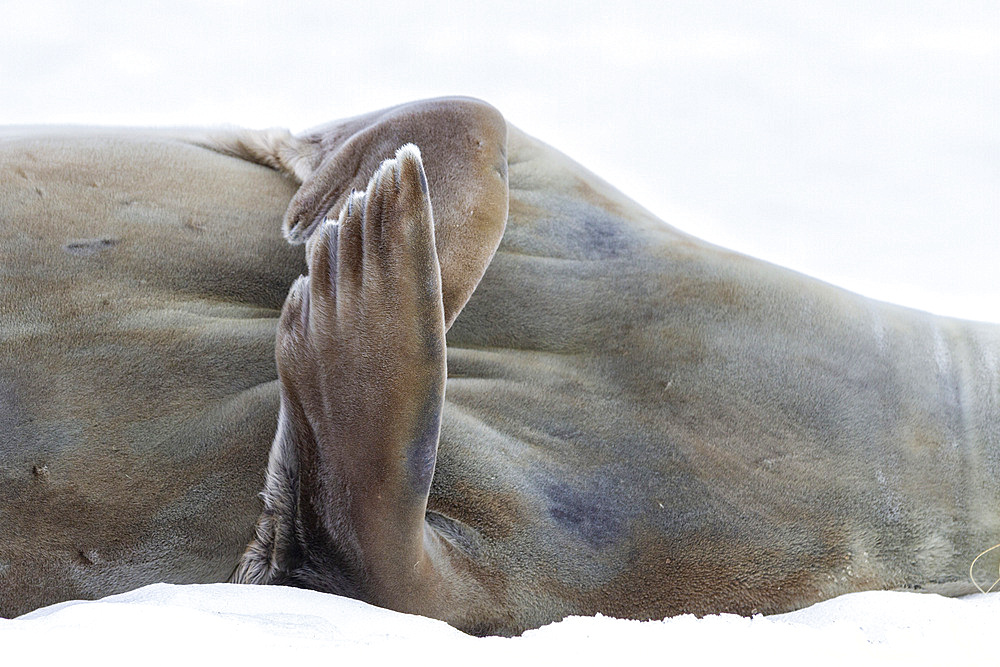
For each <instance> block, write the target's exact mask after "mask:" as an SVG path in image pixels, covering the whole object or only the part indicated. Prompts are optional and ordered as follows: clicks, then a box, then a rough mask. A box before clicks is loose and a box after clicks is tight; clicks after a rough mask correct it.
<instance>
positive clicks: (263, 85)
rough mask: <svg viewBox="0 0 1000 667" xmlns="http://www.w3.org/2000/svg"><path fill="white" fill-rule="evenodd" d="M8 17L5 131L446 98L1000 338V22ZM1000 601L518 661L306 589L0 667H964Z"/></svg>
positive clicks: (572, 650) (16, 633) (200, 6)
mask: <svg viewBox="0 0 1000 667" xmlns="http://www.w3.org/2000/svg"><path fill="white" fill-rule="evenodd" d="M16 5H17V6H16V8H15V7H7V8H5V9H4V11H3V18H2V20H0V99H2V100H3V103H2V105H0V124H22V123H26V124H36V123H101V124H133V125H134V124H155V125H178V124H193V125H204V124H217V123H233V124H241V125H248V126H256V127H267V126H273V125H281V126H289V127H291V128H292V129H293V130H297V129H302V128H305V127H308V126H312V125H317V124H321V123H323V122H326V121H329V120H332V119H335V118H339V117H345V116H349V115H353V114H356V113H361V112H365V111H369V110H372V109H377V108H381V107H385V106H389V105H392V104H395V103H398V102H401V101H405V100H409V99H417V98H422V97H431V96H436V95H445V94H466V95H473V96H477V97H481V98H484V99H486V100H488V101H490V102H492V103H493V104H495V105H496V106H497V107H498V108H500V109H501V110H502V111H503V112H504V113H505V114H506V115H507V117H508V118H509V119H510V120H511V121H512V122H513V123H515V124H517V125H518V126H519V127H521V128H522V129H524V130H526V131H528V132H530V133H532V134H535V135H536V136H539V137H541V138H543V139H544V140H546V141H548V142H549V143H551V144H553V145H554V146H556V147H558V148H560V149H561V150H563V151H565V152H566V153H568V154H569V155H571V156H573V157H574V158H576V159H578V160H579V161H580V162H581V163H583V164H585V165H586V166H587V167H589V168H590V169H592V170H594V171H595V172H597V173H598V174H600V175H602V176H603V177H605V178H606V179H607V180H609V181H610V182H612V183H614V184H616V185H618V186H619V187H621V188H623V189H625V190H626V191H627V192H628V193H629V194H630V195H632V196H634V197H635V198H636V199H637V200H638V201H639V202H640V203H642V204H643V205H644V206H647V207H648V208H650V209H651V210H653V211H654V212H656V213H657V214H658V215H660V216H661V217H662V218H663V219H664V220H666V221H667V222H670V223H671V224H675V225H677V226H679V227H681V228H683V229H685V230H686V231H689V232H691V233H693V234H695V235H697V236H701V237H703V238H706V239H708V240H711V241H714V242H716V243H720V244H723V245H727V246H729V247H732V248H735V249H737V250H741V251H743V252H747V253H749V254H753V255H756V256H760V257H765V258H767V259H769V260H772V261H775V262H778V263H780V264H784V265H787V266H791V267H793V268H796V269H798V270H801V271H804V272H806V273H810V274H812V275H816V276H819V277H821V278H823V279H826V280H830V281H831V282H835V283H837V284H841V285H843V286H846V287H848V288H851V289H855V290H858V291H861V292H862V293H865V294H868V295H870V296H875V297H877V298H883V299H887V300H892V301H896V302H899V303H904V304H906V305H911V306H915V307H920V308H924V309H929V310H933V311H936V312H940V313H944V314H952V315H957V316H962V317H970V318H976V319H984V320H992V321H998V322H1000V298H997V296H998V291H1000V261H997V258H998V251H1000V121H998V119H1000V85H998V82H1000V4H998V3H995V2H975V1H962V0H957V1H956V0H941V1H938V0H920V1H916V0H914V1H912V2H878V3H874V2H873V3H861V2H843V1H841V0H823V1H814V2H801V1H800V0H772V1H769V2H760V3H746V2H742V1H741V0H717V1H712V0H687V1H680V0H679V1H676V2H662V1H660V0H650V1H648V2H639V1H631V2H630V1H628V0H623V1H622V2H614V3H610V2H584V1H583V0H578V1H574V2H535V1H528V0H511V1H510V2H496V3H485V2H484V3H471V2H468V1H467V0H450V1H448V2H439V3H393V2H389V1H388V0H368V1H367V2H365V3H360V4H359V3H329V2H323V1H320V0H314V1H311V2H302V3H278V2H273V1H265V0H247V1H246V2H236V1H209V0H175V1H174V2H170V3H153V2H151V3H117V2H116V3H101V2H89V3H78V2H72V1H71V0H62V1H56V0H34V1H32V2H30V3H16ZM997 618H1000V598H998V597H996V596H995V595H990V596H973V597H968V598H964V599H945V598H941V597H937V596H933V595H917V594H903V593H887V592H881V593H865V594H859V595H851V596H846V597H843V598H839V599H836V600H832V601H829V602H826V603H822V604H818V605H815V606H814V607H811V608H809V609H805V610H802V611H800V612H797V613H794V614H789V615H786V616H780V617H770V618H760V617H758V618H753V619H745V618H738V617H732V616H720V617H709V618H704V619H700V620H698V619H694V618H693V617H680V618H675V619H671V620H668V621H665V622H647V623H638V622H629V621H620V620H614V619H606V618H570V619H567V620H565V621H563V622H561V623H557V624H554V625H552V626H548V627H545V628H542V629H540V630H536V631H531V632H528V633H526V634H525V635H524V636H523V637H520V638H515V639H475V638H471V637H467V636H464V635H462V634H461V633H459V632H457V631H455V630H453V629H451V628H449V627H448V626H445V625H443V624H441V623H438V622H435V621H430V620H427V619H420V618H414V617H407V616H402V615H399V614H394V613H391V612H387V611H384V610H379V609H375V608H372V607H369V606H366V605H364V604H361V603H359V602H354V601H350V600H343V599H338V598H334V597H330V596H324V595H320V594H318V593H313V592H308V591H298V590H289V589H281V588H273V587H266V588H263V587H262V588H249V587H235V586H225V585H211V586H167V585H156V586H151V587H147V588H143V589H140V590H138V591H135V592H132V593H128V594H125V595H121V596H114V597H111V598H108V599H106V600H102V601H98V602H85V603H67V604H63V605H57V606H56V607H51V608H48V609H44V610H40V611H38V612H35V613H34V614H31V615H29V616H26V617H22V618H20V619H16V620H6V621H0V656H2V657H0V661H2V664H5V665H7V664H10V665H15V664H23V663H24V662H27V661H29V660H30V661H32V662H41V663H42V664H55V663H57V662H59V661H62V662H69V661H71V660H74V661H82V662H83V663H84V664H89V663H91V662H95V661H96V662H100V663H101V664H124V663H129V664H145V663H154V664H155V663H164V662H168V661H169V662H172V663H176V662H177V661H178V660H182V661H188V662H193V663H195V664H203V663H208V662H213V663H219V662H220V661H221V662H222V664H236V663H237V662H238V661H241V660H247V659H251V660H253V659H256V660H261V659H262V660H270V659H274V658H281V659H291V660H299V659H322V660H324V661H326V662H331V663H332V662H334V661H336V662H342V661H344V660H351V659H356V658H361V659H365V660H374V661H375V662H376V664H378V663H381V662H383V661H388V660H389V659H395V660H405V661H406V663H407V664H414V663H415V664H431V663H433V664H435V665H441V664H448V663H458V662H461V663H463V664H466V663H472V664H495V663H501V662H502V663H504V664H509V663H512V662H515V661H520V662H527V663H530V664H541V663H553V664H564V663H570V662H572V663H575V664H606V663H615V664H617V663H620V662H628V663H640V662H641V663H656V664H663V663H697V664H723V663H724V664H727V665H729V664H741V665H742V664H767V665H782V664H796V665H798V664H810V665H812V664H827V663H835V662H836V663H842V662H845V661H851V663H852V664H857V663H859V662H860V663H862V664H870V663H875V662H876V661H878V662H879V663H891V664H901V663H904V662H905V663H906V664H908V665H924V664H961V663H966V664H967V663H970V662H972V661H973V660H984V661H988V660H990V659H991V657H992V654H993V652H994V642H993V641H992V639H993V638H994V637H995V636H996V624H997Z"/></svg>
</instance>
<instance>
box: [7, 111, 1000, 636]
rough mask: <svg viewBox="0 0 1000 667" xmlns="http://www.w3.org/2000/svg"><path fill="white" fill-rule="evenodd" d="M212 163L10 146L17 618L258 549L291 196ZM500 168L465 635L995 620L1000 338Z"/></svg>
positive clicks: (579, 181)
mask: <svg viewBox="0 0 1000 667" xmlns="http://www.w3.org/2000/svg"><path fill="white" fill-rule="evenodd" d="M206 136H207V135H206ZM206 142H208V143H210V142H211V139H206V138H205V137H202V136H198V135H197V134H188V135H184V134H182V133H178V134H176V135H173V136H171V135H170V134H169V133H159V134H142V133H139V132H134V133H129V132H111V131H82V130H81V131H78V132H74V133H57V134H50V135H46V134H45V133H44V132H42V131H37V130H32V131H30V132H25V133H21V135H20V136H18V133H7V134H6V135H4V136H3V137H2V138H0V252H2V255H0V276H2V280H0V612H2V613H3V614H5V615H12V614H18V613H22V612H25V611H28V610H30V609H33V608H35V607H38V606H40V605H43V604H48V603H52V602H56V601H59V600H63V599H67V598H74V597H96V596H100V595H105V594H109V593H113V592H118V591H121V590H125V589H128V588H132V587H135V586H138V585H142V584H145V583H149V582H153V581H174V582H207V581H223V580H226V579H227V578H228V577H229V576H230V574H231V573H232V571H233V569H234V568H235V567H236V565H237V562H238V561H239V559H240V555H241V553H242V552H243V549H244V547H245V546H246V544H247V543H248V542H249V541H250V540H251V537H252V536H253V531H254V524H255V522H256V520H257V517H258V514H259V513H260V511H261V504H260V501H259V499H258V497H257V493H258V491H260V489H261V488H262V487H263V485H264V471H265V468H266V466H267V459H268V450H269V447H270V445H271V440H272V438H273V436H274V432H275V426H276V420H277V414H278V401H279V398H278V396H279V390H278V383H277V381H276V377H277V376H276V372H275V368H274V336H275V329H276V323H277V317H278V315H279V311H280V309H281V306H282V302H283V301H284V299H285V295H286V293H287V291H288V288H289V286H291V284H292V283H293V281H294V280H295V278H296V277H297V276H298V275H300V274H303V273H305V272H306V266H305V262H304V260H303V253H302V250H301V248H296V247H292V246H288V245H287V244H286V243H285V241H284V240H283V239H282V237H281V233H280V224H281V219H282V215H283V214H284V211H285V208H286V206H287V205H288V202H289V200H290V199H291V197H292V196H293V195H294V194H295V192H296V188H297V186H298V183H297V181H296V180H295V179H293V178H291V177H287V176H283V175H282V174H281V173H279V172H278V171H275V170H271V169H269V168H266V167H263V166H259V165H256V164H251V163H250V162H249V161H244V160H240V159H237V158H236V157H229V156H226V155H223V154H220V153H218V152H214V151H211V150H207V149H205V148H202V147H199V144H205V143H206ZM432 149H433V147H427V146H421V150H422V152H423V153H424V155H425V156H426V155H428V154H429V152H430V151H431V150H432ZM507 162H508V172H507V173H508V183H509V214H508V218H507V225H506V231H505V232H504V236H503V240H502V242H501V244H500V247H499V249H498V250H497V253H496V255H495V256H494V258H493V260H492V262H491V264H490V265H489V268H488V269H487V271H486V274H485V276H484V277H483V279H482V282H481V283H480V284H479V285H478V287H477V288H476V290H475V292H474V294H473V295H472V297H471V299H470V300H469V302H468V304H467V305H466V306H465V308H464V309H463V310H461V313H460V314H459V316H458V318H457V319H456V320H455V322H454V325H453V326H452V327H451V329H450V331H449V332H448V336H447V371H448V379H447V384H446V395H445V402H444V409H443V414H442V419H441V436H440V444H439V448H438V452H437V466H436V469H435V472H434V478H433V483H432V487H431V491H430V495H429V498H428V499H427V511H428V515H427V525H428V530H430V531H432V532H434V533H436V534H438V535H443V536H444V537H445V538H446V541H447V543H448V544H450V545H452V547H454V548H455V549H456V550H459V551H461V552H462V554H463V558H464V560H463V562H466V563H471V565H468V566H467V568H466V569H464V570H462V571H460V572H456V573H455V575H454V576H455V577H458V578H463V579H464V580H467V581H468V582H471V583H469V584H468V586H466V587H465V588H463V589H462V590H463V595H466V596H468V597H470V600H469V601H468V605H467V611H466V608H463V609H458V610H457V611H456V612H455V616H454V617H449V618H448V619H447V620H449V621H450V622H452V623H454V624H456V625H458V626H459V627H462V628H463V629H466V630H469V631H473V632H481V633H482V632H499V633H512V632H518V631H520V630H523V629H525V628H528V627H533V626H537V625H540V624H542V623H544V622H547V621H550V620H553V619H557V618H560V617H562V616H564V615H566V614H569V613H594V612H603V613H606V614H612V615H619V616H626V617H637V618H649V617H657V616H659V617H662V616H665V615H669V614H676V613H682V612H694V613H712V612H724V611H732V612H738V613H752V612H758V611H759V612H764V613H768V612H779V611H786V610H790V609H794V608H797V607H800V606H803V605H806V604H809V603H812V602H815V601H818V600H821V599H825V598H828V597H831V596H834V595H838V594H841V593H847V592H851V591H858V590H867V589H882V588H906V589H923V590H933V591H939V592H944V593H948V594H957V593H963V592H969V591H971V590H972V584H971V583H970V582H969V580H968V576H967V571H968V567H969V564H970V563H971V561H972V559H973V558H974V557H975V556H976V555H977V554H978V553H979V552H980V551H982V550H983V549H986V548H988V547H990V546H992V545H994V544H996V543H997V542H1000V516H998V510H1000V488H998V485H997V483H996V480H997V479H998V473H1000V329H998V328H997V327H995V326H991V325H987V324H978V323H971V322H962V321H957V320H951V319H944V318H939V317H934V316H931V315H928V314H924V313H920V312H916V311H912V310H907V309H904V308H900V307H896V306H892V305H888V304H884V303H880V302H875V301H872V300H869V299H865V298H863V297H860V296H856V295H854V294H850V293H848V292H845V291H843V290H840V289H837V288H835V287H831V286H829V285H826V284H823V283H821V282H818V281H816V280H812V279H810V278H807V277H804V276H801V275H799V274H796V273H794V272H791V271H788V270H785V269H781V268H778V267H775V266H772V265H769V264H766V263H764V262H761V261H758V260H755V259H751V258H748V257H745V256H742V255H739V254H736V253H733V252H730V251H727V250H723V249H720V248H717V247H714V246H711V245H708V244H706V243H704V242H702V241H699V240H698V239H695V238H692V237H690V236H687V235H685V234H683V233H681V232H679V231H677V230H675V229H673V228H671V227H669V226H667V225H665V224H664V223H662V222H660V221H659V220H657V219H655V218H654V217H653V216H652V215H650V214H649V213H648V212H646V211H644V210H643V209H641V208H639V207H638V206H636V205H635V204H633V203H632V202H630V201H629V200H628V199H627V198H625V197H624V196H623V195H621V194H620V193H618V192H617V191H616V190H614V189H613V188H611V187H610V186H608V185H607V184H605V183H604V182H603V181H601V180H600V179H598V178H596V177H595V176H593V175H592V174H590V173H589V172H587V171H585V170H584V169H582V168H581V167H579V166H577V165H576V164H575V163H573V162H572V161H570V160H568V159H567V158H565V157H564V156H562V155H561V154H559V153H557V152H556V151H554V150H552V149H551V148H549V147H547V146H545V145H544V144H542V143H540V142H538V141H536V140H534V139H532V138H530V137H528V136H526V135H524V134H522V133H521V132H519V131H517V130H516V129H514V128H508V135H507ZM368 175H370V174H364V175H363V176H364V177H365V178H367V176H368ZM430 197H431V200H432V201H434V191H433V189H432V191H431V193H430ZM434 205H435V210H437V202H434ZM279 436H280V432H279ZM987 567H989V568H992V569H993V570H995V567H996V566H995V563H994V564H992V565H989V564H984V569H983V573H984V574H982V577H983V578H986V577H987V576H988V574H985V573H986V571H987V570H986V568H987ZM991 581H992V580H991ZM338 586H339V587H341V588H343V587H344V584H343V583H342V582H341V583H337V582H333V583H330V584H329V585H328V586H326V588H329V589H333V590H336V589H337V588H338ZM317 587H320V588H323V586H317ZM473 597H474V598H476V599H471V598H473ZM399 606H403V607H406V606H407V605H399ZM411 607H412V605H411ZM431 613H433V610H432V612H431Z"/></svg>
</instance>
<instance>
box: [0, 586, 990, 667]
mask: <svg viewBox="0 0 1000 667" xmlns="http://www.w3.org/2000/svg"><path fill="white" fill-rule="evenodd" d="M998 614H1000V596H996V595H973V596H968V597H965V598H959V599H955V598H944V597H940V596H937V595H929V594H927V595H923V594H918V593H898V592H871V593H856V594H854V595H845V596H843V597H840V598H837V599H834V600H830V601H827V602H823V603H820V604H817V605H814V606H812V607H810V608H808V609H803V610H801V611H798V612H794V613H791V614H783V615H779V616H769V617H765V616H756V617H753V618H744V617H741V616H734V615H731V614H730V615H720V616H709V617H705V618H701V619H698V618H695V617H694V616H690V615H688V616H679V617H676V618H671V619H667V620H663V621H645V622H641V621H629V620H621V619H614V618H607V617H601V616H598V617H593V618H591V617H580V616H573V617H570V618H567V619H564V620H563V621H561V622H559V623H553V624H551V625H548V626H545V627H543V628H539V629H537V630H530V631H528V632H526V633H524V634H523V635H522V636H520V637H515V638H509V639H508V638H498V637H487V638H475V637H470V636H468V635H465V634H462V633H461V632H459V631H458V630H455V629H454V628H452V627H451V626H448V625H446V624H445V623H442V622H440V621H434V620H431V619H427V618H422V617H420V616H410V615H407V614H400V613H396V612H392V611H388V610H385V609H379V608H378V607H373V606H371V605H367V604H365V603H363V602H358V601H357V600H351V599H348V598H341V597H336V596H332V595H325V594H322V593H317V592H315V591H306V590H300V589H294V588H284V587H278V586H237V585H229V584H206V585H188V586H176V585H169V584H154V585H152V586H147V587H145V588H141V589H139V590H136V591H133V592H131V593H125V594H122V595H115V596H112V597H108V598H105V599H104V600H99V601H96V602H65V603H62V604H58V605H54V606H52V607H47V608H45V609H41V610H38V611H35V612H33V613H31V614H28V615H26V616H22V617H20V618H18V619H14V620H0V647H3V648H2V651H3V655H4V660H5V664H22V660H27V659H36V660H39V661H41V662H42V663H43V664H59V663H62V662H69V661H72V660H81V661H83V663H84V664H88V663H90V662H92V661H97V660H99V661H100V663H101V664H109V665H115V664H135V663H136V662H141V663H153V664H163V663H172V664H191V663H193V664H240V663H241V662H244V661H247V660H256V661H263V662H264V663H265V664H268V663H270V664H274V663H273V661H274V660H294V661H300V660H306V661H310V662H311V661H313V660H324V661H326V660H329V661H336V662H337V663H339V664H357V663H349V662H348V661H353V660H365V661H374V663H373V664H388V661H389V660H393V661H400V660H402V661H405V662H406V664H408V665H432V664H433V665H435V666H437V667H443V666H445V665H468V664H474V665H500V664H503V665H520V664H529V665H542V664H573V665H608V664H692V663H694V664H740V665H758V664H759V665H769V666H772V667H774V666H779V665H802V664H809V665H825V664H844V663H845V662H848V661H849V662H850V663H852V664H873V663H874V662H875V661H876V660H877V661H879V662H880V663H887V664H903V663H904V662H905V663H906V664H909V665H944V664H962V663H966V664H968V663H970V662H972V661H973V660H975V659H976V658H977V657H980V656H988V655H989V653H990V651H991V650H992V644H993V643H994V642H993V641H992V638H993V637H995V636H996V619H997V616H998ZM11 658H14V659H13V660H12V659H11ZM8 660H9V662H8ZM220 661H221V662H220ZM307 664H308V663H307Z"/></svg>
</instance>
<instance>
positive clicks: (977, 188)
mask: <svg viewBox="0 0 1000 667" xmlns="http://www.w3.org/2000/svg"><path fill="white" fill-rule="evenodd" d="M0 17H2V19H0V124H22V123H27V124H34V123H98V124H128V125H137V124H153V125H177V124H185V125H205V124H220V123H231V124H240V125H248V126H255V127H256V126H271V125H282V126H288V127H291V128H292V129H304V128H306V127H309V126H312V125H317V124H320V123H324V122H327V121H329V120H332V119H335V118H339V117H344V116H349V115H353V114H356V113H361V112H364V111H369V110H372V109H376V108H381V107H385V106H389V105H392V104H396V103H399V102H402V101H407V100H411V99H417V98H423V97H431V96H437V95H447V94H465V95H473V96H477V97H481V98H483V99H485V100H487V101H489V102H491V103H493V104H494V105H496V106H497V107H498V108H499V109H500V110H501V111H502V112H504V114H505V115H506V116H507V118H508V119H509V120H510V121H511V122H512V123H514V124H515V125H518V126H519V127H521V128H522V129H524V130H526V131H528V132H529V133H531V134H534V135H536V136H538V137H540V138H542V139H543V140H545V141H547V142H548V143H550V144H552V145H554V146H556V147H557V148H559V149H561V150H563V151H564V152H566V153H568V154H569V155H571V156H573V157H574V158H576V159H577V160H579V161H580V162H582V163H583V164H584V165H586V166H587V167H589V168H590V169H592V170H593V171H595V172H596V173H598V174H600V175H601V176H603V177H605V178H606V179H607V180H609V181H610V182H612V183H613V184H615V185H616V186H618V187H619V188H620V189H621V190H623V191H624V192H626V193H627V194H629V195H631V196H633V197H634V198H635V199H636V200H638V201H639V202H640V203H641V204H643V205H644V206H646V207H647V208H649V209H651V210H653V211H654V212H656V213H657V214H659V215H660V216H661V217H662V218H663V219H664V220H665V221H667V222H669V223H671V224H674V225H676V226H678V227H681V228H682V229H684V230H685V231H688V232H691V233H693V234H695V235H697V236H700V237H702V238H705V239H708V240H711V241H714V242H716V243H720V244H722V245H726V246H729V247H732V248H734V249H737V250H741V251H743V252H747V253H749V254H752V255H756V256H759V257H764V258H767V259H770V260H772V261H775V262H777V263H780V264H784V265H786V266H791V267H793V268H796V269H799V270H801V271H804V272H807V273H810V274H812V275H816V276H819V277H822V278H824V279H826V280H830V281H832V282H836V283H838V284H841V285H844V286H846V287H849V288H852V289H855V290H858V291H861V292H863V293H866V294H869V295H873V296H876V297H880V298H885V299H889V300H894V301H897V302H901V303H906V304H907V305H914V306H918V307H923V308H926V309H930V310H934V311H936V312H942V313H946V314H953V315H958V316H964V317H972V318H978V319H990V320H994V321H998V322H1000V299H998V298H997V295H998V292H1000V256H998V253H1000V3H997V2H992V1H991V2H962V1H957V2H956V1H942V2H934V1H919V2H918V1H907V2H848V1H844V0H841V1H838V2H832V1H827V2H802V1H801V0H788V1H784V2H781V1H778V2H743V1H738V0H728V1H721V2H711V1H693V2H669V1H662V2H657V1H650V2H627V1H626V2H617V3H609V2H585V1H579V0H578V1H576V2H544V3H540V2H536V1H532V2H522V1H519V0H516V1H507V2H490V3H486V2H483V3H475V2H468V1H467V0H461V1H458V2H437V3H432V2H427V3H423V2H407V3H402V2H386V1H382V0H373V1H367V2H360V3H359V2H356V1H355V2H320V1H313V2H301V3H294V2H273V1H272V2H262V1H249V2H236V1H218V0H217V1H211V0H200V1H189V0H172V1H170V2H105V3H100V2H68V1H64V2H58V1H49V0H38V1H35V2H22V1H20V0H17V1H9V2H8V1H5V0H0Z"/></svg>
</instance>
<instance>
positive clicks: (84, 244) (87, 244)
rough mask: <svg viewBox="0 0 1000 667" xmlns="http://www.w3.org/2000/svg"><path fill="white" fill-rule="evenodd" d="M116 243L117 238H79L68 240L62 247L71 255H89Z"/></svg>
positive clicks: (111, 246)
mask: <svg viewBox="0 0 1000 667" xmlns="http://www.w3.org/2000/svg"><path fill="white" fill-rule="evenodd" d="M116 245H118V239H79V240H75V241H70V242H68V243H67V244H66V245H65V246H63V248H64V249H65V250H66V252H68V253H69V254H71V255H76V256H77V257H89V256H90V255H94V254H96V253H99V252H101V251H102V250H107V249H108V248H113V247H114V246H116Z"/></svg>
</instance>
